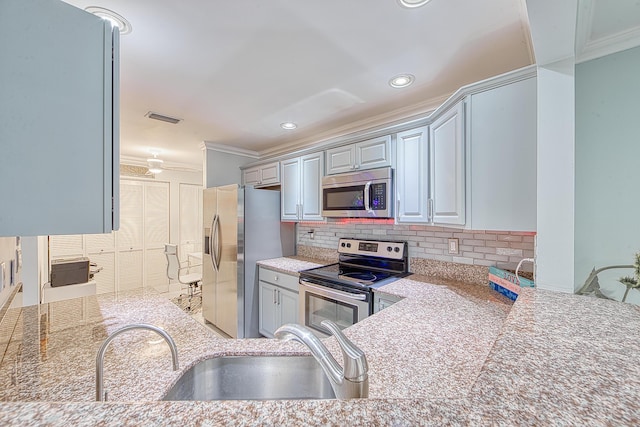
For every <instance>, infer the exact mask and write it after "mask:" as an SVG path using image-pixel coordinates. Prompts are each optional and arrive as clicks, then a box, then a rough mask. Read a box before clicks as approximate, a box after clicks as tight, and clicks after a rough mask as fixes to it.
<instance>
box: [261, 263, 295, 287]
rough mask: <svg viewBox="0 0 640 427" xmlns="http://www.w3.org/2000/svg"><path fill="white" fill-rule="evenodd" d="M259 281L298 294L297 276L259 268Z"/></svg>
mask: <svg viewBox="0 0 640 427" xmlns="http://www.w3.org/2000/svg"><path fill="white" fill-rule="evenodd" d="M260 280H262V281H263V282H267V283H271V284H273V285H276V286H280V287H283V288H285V289H289V290H292V291H294V292H298V276H294V275H292V274H286V273H281V272H279V271H273V270H269V269H268V268H264V267H260Z"/></svg>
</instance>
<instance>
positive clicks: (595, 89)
mask: <svg viewBox="0 0 640 427" xmlns="http://www.w3.org/2000/svg"><path fill="white" fill-rule="evenodd" d="M639 73H640V48H634V49H629V50H626V51H623V52H619V53H616V54H612V55H608V56H605V57H602V58H599V59H595V60H592V61H588V62H585V63H582V64H579V65H577V66H576V82H575V83H576V190H575V191H576V212H575V230H576V239H575V256H576V260H575V281H576V287H579V286H581V285H582V284H583V283H584V281H585V279H586V278H587V276H588V275H589V272H590V271H591V269H592V268H593V267H595V268H600V267H604V266H608V265H619V264H633V256H634V254H635V253H636V252H639V251H640V167H639V165H640V117H639V113H640V109H639V108H638V100H639V99H640V77H639V76H640V74H639ZM632 273H633V272H632V270H613V271H612V272H611V274H603V275H602V276H600V278H601V279H602V278H604V279H605V282H606V283H607V284H606V285H604V284H603V280H600V283H601V285H603V288H605V289H606V291H605V293H608V294H609V295H610V296H612V297H614V298H616V299H618V300H619V299H621V298H622V294H623V292H624V289H625V288H624V286H622V285H621V284H619V283H617V279H618V278H619V277H620V276H623V275H632ZM607 278H608V280H607ZM627 301H629V302H635V303H640V292H637V291H631V293H630V294H629V296H628V297H627Z"/></svg>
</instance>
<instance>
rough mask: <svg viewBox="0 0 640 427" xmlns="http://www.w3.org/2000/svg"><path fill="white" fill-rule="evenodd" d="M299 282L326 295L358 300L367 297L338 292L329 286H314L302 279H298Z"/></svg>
mask: <svg viewBox="0 0 640 427" xmlns="http://www.w3.org/2000/svg"><path fill="white" fill-rule="evenodd" d="M300 284H301V285H303V286H306V287H308V288H310V289H314V290H316V291H320V292H323V293H325V294H327V295H333V296H336V297H339V298H348V299H354V300H358V301H365V300H366V299H367V295H363V294H360V295H354V294H350V293H347V292H340V291H335V290H333V289H329V288H325V287H320V286H315V285H312V284H311V282H308V281H306V280H304V279H300Z"/></svg>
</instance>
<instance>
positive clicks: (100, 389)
mask: <svg viewBox="0 0 640 427" xmlns="http://www.w3.org/2000/svg"><path fill="white" fill-rule="evenodd" d="M133 329H145V330H148V331H153V332H155V333H157V334H158V335H160V336H161V337H162V338H163V339H164V340H165V341H166V343H167V344H168V345H169V349H171V360H172V362H173V370H174V371H177V370H178V369H179V363H178V348H177V347H176V343H175V341H173V338H171V336H170V335H169V334H168V333H167V332H166V331H165V330H164V329H162V328H159V327H157V326H154V325H149V324H147V323H136V324H132V325H127V326H124V327H122V328H120V329H118V330H117V331H115V332H113V333H112V334H111V335H109V336H108V337H107V339H106V340H104V342H103V343H102V345H101V346H100V349H99V350H98V354H97V356H96V401H98V402H103V401H105V400H107V399H106V393H105V392H104V354H105V353H106V351H107V347H109V344H110V343H111V341H113V339H114V338H115V337H117V336H118V335H120V334H121V333H123V332H126V331H130V330H133Z"/></svg>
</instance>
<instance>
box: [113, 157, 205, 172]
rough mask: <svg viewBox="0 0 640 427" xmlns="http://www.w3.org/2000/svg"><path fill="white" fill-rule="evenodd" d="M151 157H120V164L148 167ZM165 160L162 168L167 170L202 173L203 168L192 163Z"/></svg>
mask: <svg viewBox="0 0 640 427" xmlns="http://www.w3.org/2000/svg"><path fill="white" fill-rule="evenodd" d="M148 158H149V157H148V156H147V157H134V156H120V164H123V165H129V166H141V167H145V168H146V167H147V166H148V165H147V159H148ZM162 160H163V163H162V167H163V168H165V169H167V170H173V171H174V172H175V171H178V172H180V171H181V172H202V166H200V167H197V166H196V165H193V164H191V163H179V162H172V161H169V160H164V159H162Z"/></svg>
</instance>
